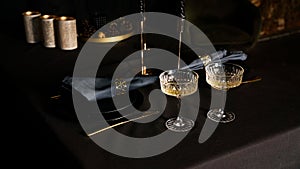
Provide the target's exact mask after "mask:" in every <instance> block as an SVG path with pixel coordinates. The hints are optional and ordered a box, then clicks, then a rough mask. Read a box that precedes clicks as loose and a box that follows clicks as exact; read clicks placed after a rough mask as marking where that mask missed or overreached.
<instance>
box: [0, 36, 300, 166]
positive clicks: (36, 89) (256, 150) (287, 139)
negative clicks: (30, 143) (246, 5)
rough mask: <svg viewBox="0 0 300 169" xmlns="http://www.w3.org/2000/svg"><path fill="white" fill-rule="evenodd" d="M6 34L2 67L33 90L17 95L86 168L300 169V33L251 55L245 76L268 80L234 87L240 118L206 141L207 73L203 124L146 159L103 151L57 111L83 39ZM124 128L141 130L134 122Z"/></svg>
mask: <svg viewBox="0 0 300 169" xmlns="http://www.w3.org/2000/svg"><path fill="white" fill-rule="evenodd" d="M1 36H2V37H3V38H4V39H5V41H6V43H5V45H3V46H2V47H4V48H3V51H4V56H3V57H2V59H1V60H2V61H1V64H0V66H1V69H2V70H3V71H4V72H5V73H6V74H7V76H9V77H10V80H11V83H14V84H15V86H17V88H18V89H19V90H21V91H22V92H23V93H24V94H25V95H22V96H17V97H18V98H19V97H20V98H21V99H26V100H28V101H29V102H30V103H31V104H32V105H33V107H34V108H35V109H36V110H37V111H38V112H39V113H41V115H42V116H43V117H44V118H45V120H46V122H47V124H49V125H50V126H51V128H52V129H53V131H54V132H55V133H56V135H57V137H58V138H59V139H60V140H61V141H62V142H63V143H64V144H65V146H66V147H67V148H68V149H69V150H70V151H71V152H72V153H73V154H74V155H75V157H76V158H77V159H78V161H79V162H80V164H81V165H82V167H83V168H85V169H94V168H106V169H109V168H122V169H127V168H128V169H129V168H130V169H134V168H137V169H140V168H147V169H148V168H149V169H153V168H156V169H160V168H174V169H187V168H199V169H217V168H222V169H224V168H243V169H252V168H261V169H267V168H270V169H275V168H278V169H279V168H280V169H283V168H290V169H297V168H299V167H300V144H299V143H300V116H299V110H298V105H299V101H300V99H299V97H298V95H299V87H298V84H299V82H300V79H299V78H300V76H299V73H300V71H299V67H298V66H300V64H299V63H298V62H297V61H296V59H297V57H299V54H298V47H299V43H298V42H299V39H300V34H295V35H291V36H287V37H283V38H280V39H275V40H271V41H266V42H259V43H258V44H257V45H256V46H255V47H254V48H252V49H250V50H249V51H247V54H248V56H249V57H248V59H247V61H245V62H244V63H242V64H243V66H244V67H245V68H246V70H247V74H246V77H245V78H250V77H252V76H255V75H259V76H261V77H262V81H259V82H256V83H250V84H243V85H241V86H240V87H238V88H236V89H233V90H232V91H230V92H229V97H228V101H227V103H226V104H227V107H228V108H229V109H230V110H232V111H234V112H235V113H236V115H237V118H236V120H235V121H234V122H232V123H228V124H220V125H219V126H218V128H217V130H216V132H215V133H213V135H212V136H211V137H210V138H209V140H208V141H206V142H205V143H203V144H199V143H198V137H199V134H200V131H201V129H202V126H203V123H204V121H205V120H206V116H205V114H206V112H207V110H208V108H209V104H210V92H211V89H210V88H209V87H208V86H207V85H206V83H205V80H204V76H200V77H201V79H200V81H201V82H200V85H199V90H200V93H201V108H200V112H199V115H198V118H197V121H196V126H195V128H194V129H193V130H192V131H191V132H190V133H189V134H188V136H187V137H186V138H185V139H184V140H183V141H182V142H181V143H179V144H178V145H177V146H175V147H174V148H173V149H171V150H169V151H167V152H165V153H163V154H160V155H158V156H154V157H150V158H144V159H131V158H125V157H120V156H116V155H114V154H111V153H109V152H107V151H105V150H103V149H102V148H100V147H99V146H97V145H96V144H95V143H94V142H93V141H91V140H90V139H89V138H88V137H86V136H85V135H84V134H83V133H82V132H81V131H80V126H79V124H78V122H77V121H76V118H75V119H74V118H73V119H72V120H70V119H65V118H62V117H61V116H57V112H53V109H49V97H50V96H52V95H55V94H59V93H57V91H58V89H59V86H60V85H61V81H62V79H63V78H64V77H65V76H68V75H71V74H72V71H73V67H74V64H75V61H76V58H77V56H78V54H79V52H80V48H81V46H82V45H83V43H81V42H80V45H79V48H78V49H76V50H73V51H63V50H60V49H58V48H55V49H48V48H45V47H43V46H42V44H40V43H38V44H27V43H26V42H25V40H24V39H23V38H22V37H15V36H10V34H2V35H1ZM199 73H200V74H201V71H200V72H199ZM202 73H203V72H202ZM3 80H4V81H5V79H3ZM3 80H2V82H3ZM61 106H62V107H63V104H62V105H61ZM65 113H66V112H65ZM67 113H69V115H70V113H71V114H72V112H67ZM161 125H162V127H163V124H161ZM119 128H120V129H121V130H122V128H123V129H124V128H131V130H136V128H134V125H131V124H127V125H123V126H120V127H119ZM149 130H151V128H149Z"/></svg>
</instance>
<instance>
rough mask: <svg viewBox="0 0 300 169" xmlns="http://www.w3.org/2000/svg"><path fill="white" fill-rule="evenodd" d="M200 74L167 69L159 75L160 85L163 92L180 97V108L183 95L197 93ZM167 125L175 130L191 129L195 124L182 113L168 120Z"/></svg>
mask: <svg viewBox="0 0 300 169" xmlns="http://www.w3.org/2000/svg"><path fill="white" fill-rule="evenodd" d="M198 78H199V76H198V74H197V73H196V72H194V71H191V70H180V69H174V70H167V71H164V72H162V73H161V74H160V75H159V79H160V86H161V90H162V92H163V93H165V94H167V95H170V96H174V97H176V98H177V99H178V102H177V103H178V105H177V106H178V110H180V105H181V97H183V96H188V95H191V94H193V93H195V92H196V91H197V89H198ZM165 125H166V127H167V128H168V129H169V130H172V131H175V132H185V131H189V130H190V129H192V128H193V126H194V121H193V120H191V119H188V118H185V117H181V116H180V115H179V116H178V117H176V118H171V119H169V120H167V121H166V124H165Z"/></svg>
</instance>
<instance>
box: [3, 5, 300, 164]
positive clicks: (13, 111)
mask: <svg viewBox="0 0 300 169" xmlns="http://www.w3.org/2000/svg"><path fill="white" fill-rule="evenodd" d="M191 1H192V0H187V3H188V2H191ZM221 1H223V0H221ZM240 1H242V0H232V1H230V2H231V3H238V2H240ZM171 2H172V3H171ZM206 2H211V3H216V2H217V0H210V1H206ZM249 2H251V3H252V4H253V5H254V6H255V7H257V8H258V10H259V11H260V16H261V18H260V19H261V24H260V27H257V28H256V29H257V30H259V35H258V37H257V38H261V37H266V36H272V35H276V34H280V33H284V32H289V31H293V30H297V29H299V28H300V1H299V0H249ZM190 5H193V3H190ZM178 6H179V1H178V0H175V1H173V0H172V1H170V0H149V1H147V7H146V11H155V12H166V13H170V14H175V15H179V8H178ZM238 7H239V6H238ZM27 10H36V11H40V12H41V13H42V14H55V15H58V16H59V15H67V16H74V17H76V18H77V19H78V21H81V20H85V19H87V20H90V18H91V17H93V16H95V15H98V14H99V15H103V16H105V17H106V20H107V22H109V21H112V20H114V19H117V18H118V17H121V16H124V15H128V14H132V13H137V12H139V10H140V7H139V1H138V0H107V1H104V0H44V1H35V0H10V1H6V3H5V5H4V6H3V9H2V10H1V16H2V19H1V22H2V23H1V28H0V31H1V38H4V39H2V40H3V43H10V44H12V47H11V48H10V49H6V50H5V51H7V52H8V51H9V50H14V48H13V43H14V41H13V40H14V39H18V40H23V41H24V42H25V33H24V26H23V18H22V13H23V12H25V11H27ZM208 10H210V9H208ZM188 12H190V11H188ZM214 12H215V13H214V14H218V12H219V11H214ZM4 57H10V56H9V53H4ZM4 60H5V59H4ZM0 65H1V66H2V64H0ZM11 67H13V65H12V66H11ZM7 70H8V69H5V70H2V67H0V74H1V75H2V76H1V77H2V78H3V79H4V81H5V83H0V85H1V86H0V87H1V88H2V89H3V92H2V98H5V99H4V101H1V107H2V110H3V111H2V112H4V113H5V112H6V113H5V115H7V116H4V118H3V121H5V123H3V124H5V125H6V126H4V127H3V129H4V132H3V134H4V137H3V138H5V142H7V143H8V144H5V145H8V150H7V153H6V154H7V157H9V158H10V159H14V161H13V162H10V163H9V166H10V167H9V168H13V167H15V166H23V167H30V168H61V169H67V168H73V169H76V168H80V165H79V164H78V163H77V161H76V159H75V157H73V155H72V154H71V153H70V152H69V150H68V149H67V148H66V147H65V146H64V145H63V144H62V143H61V142H60V140H59V139H58V138H57V137H56V135H55V133H54V132H53V131H52V130H51V129H50V128H49V127H48V126H47V123H46V122H45V121H44V119H43V118H42V117H41V115H40V114H39V112H37V111H36V110H35V109H34V108H33V107H32V105H31V103H30V102H29V101H28V100H26V99H23V97H22V96H24V95H25V94H24V93H23V91H20V90H18V86H15V85H14V84H15V83H10V81H12V80H14V81H16V80H17V78H18V77H11V76H8V74H9V73H8V72H6V71H7ZM1 82H3V81H1ZM22 83H26V82H20V85H22ZM16 103H18V104H16ZM16 105H17V106H16ZM6 110H8V111H6ZM28 114H30V115H28ZM7 125H9V126H7Z"/></svg>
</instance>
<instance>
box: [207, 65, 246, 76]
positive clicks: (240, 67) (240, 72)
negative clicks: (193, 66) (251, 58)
mask: <svg viewBox="0 0 300 169" xmlns="http://www.w3.org/2000/svg"><path fill="white" fill-rule="evenodd" d="M215 64H220V63H210V64H208V65H206V66H205V72H206V74H208V75H212V76H217V77H232V76H227V75H226V74H225V71H224V68H223V71H224V75H216V74H214V73H211V71H208V69H209V68H210V67H211V66H212V65H215ZM221 65H222V66H230V65H231V66H234V67H237V68H239V69H240V71H238V73H237V74H235V75H234V76H235V77H236V76H241V75H243V74H244V71H245V69H244V68H243V67H242V66H240V65H238V64H235V63H221Z"/></svg>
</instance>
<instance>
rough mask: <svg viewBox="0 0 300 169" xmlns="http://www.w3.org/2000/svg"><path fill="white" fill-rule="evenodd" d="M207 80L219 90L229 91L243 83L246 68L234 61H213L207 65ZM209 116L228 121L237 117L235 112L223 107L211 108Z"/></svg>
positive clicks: (217, 120)
mask: <svg viewBox="0 0 300 169" xmlns="http://www.w3.org/2000/svg"><path fill="white" fill-rule="evenodd" d="M205 72H206V82H207V83H208V84H209V85H210V86H211V87H213V88H215V89H217V90H222V91H227V90H229V89H231V88H234V87H238V86H239V85H240V84H241V83H242V79H243V73H244V69H243V68H242V67H241V66H239V65H237V64H232V63H223V64H221V63H211V64H208V65H207V66H206V67H205ZM207 117H208V118H209V119H211V120H213V121H215V122H221V123H227V122H231V121H233V120H234V119H235V114H234V113H233V112H227V111H224V110H223V109H222V108H217V109H210V110H209V111H208V113H207Z"/></svg>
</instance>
